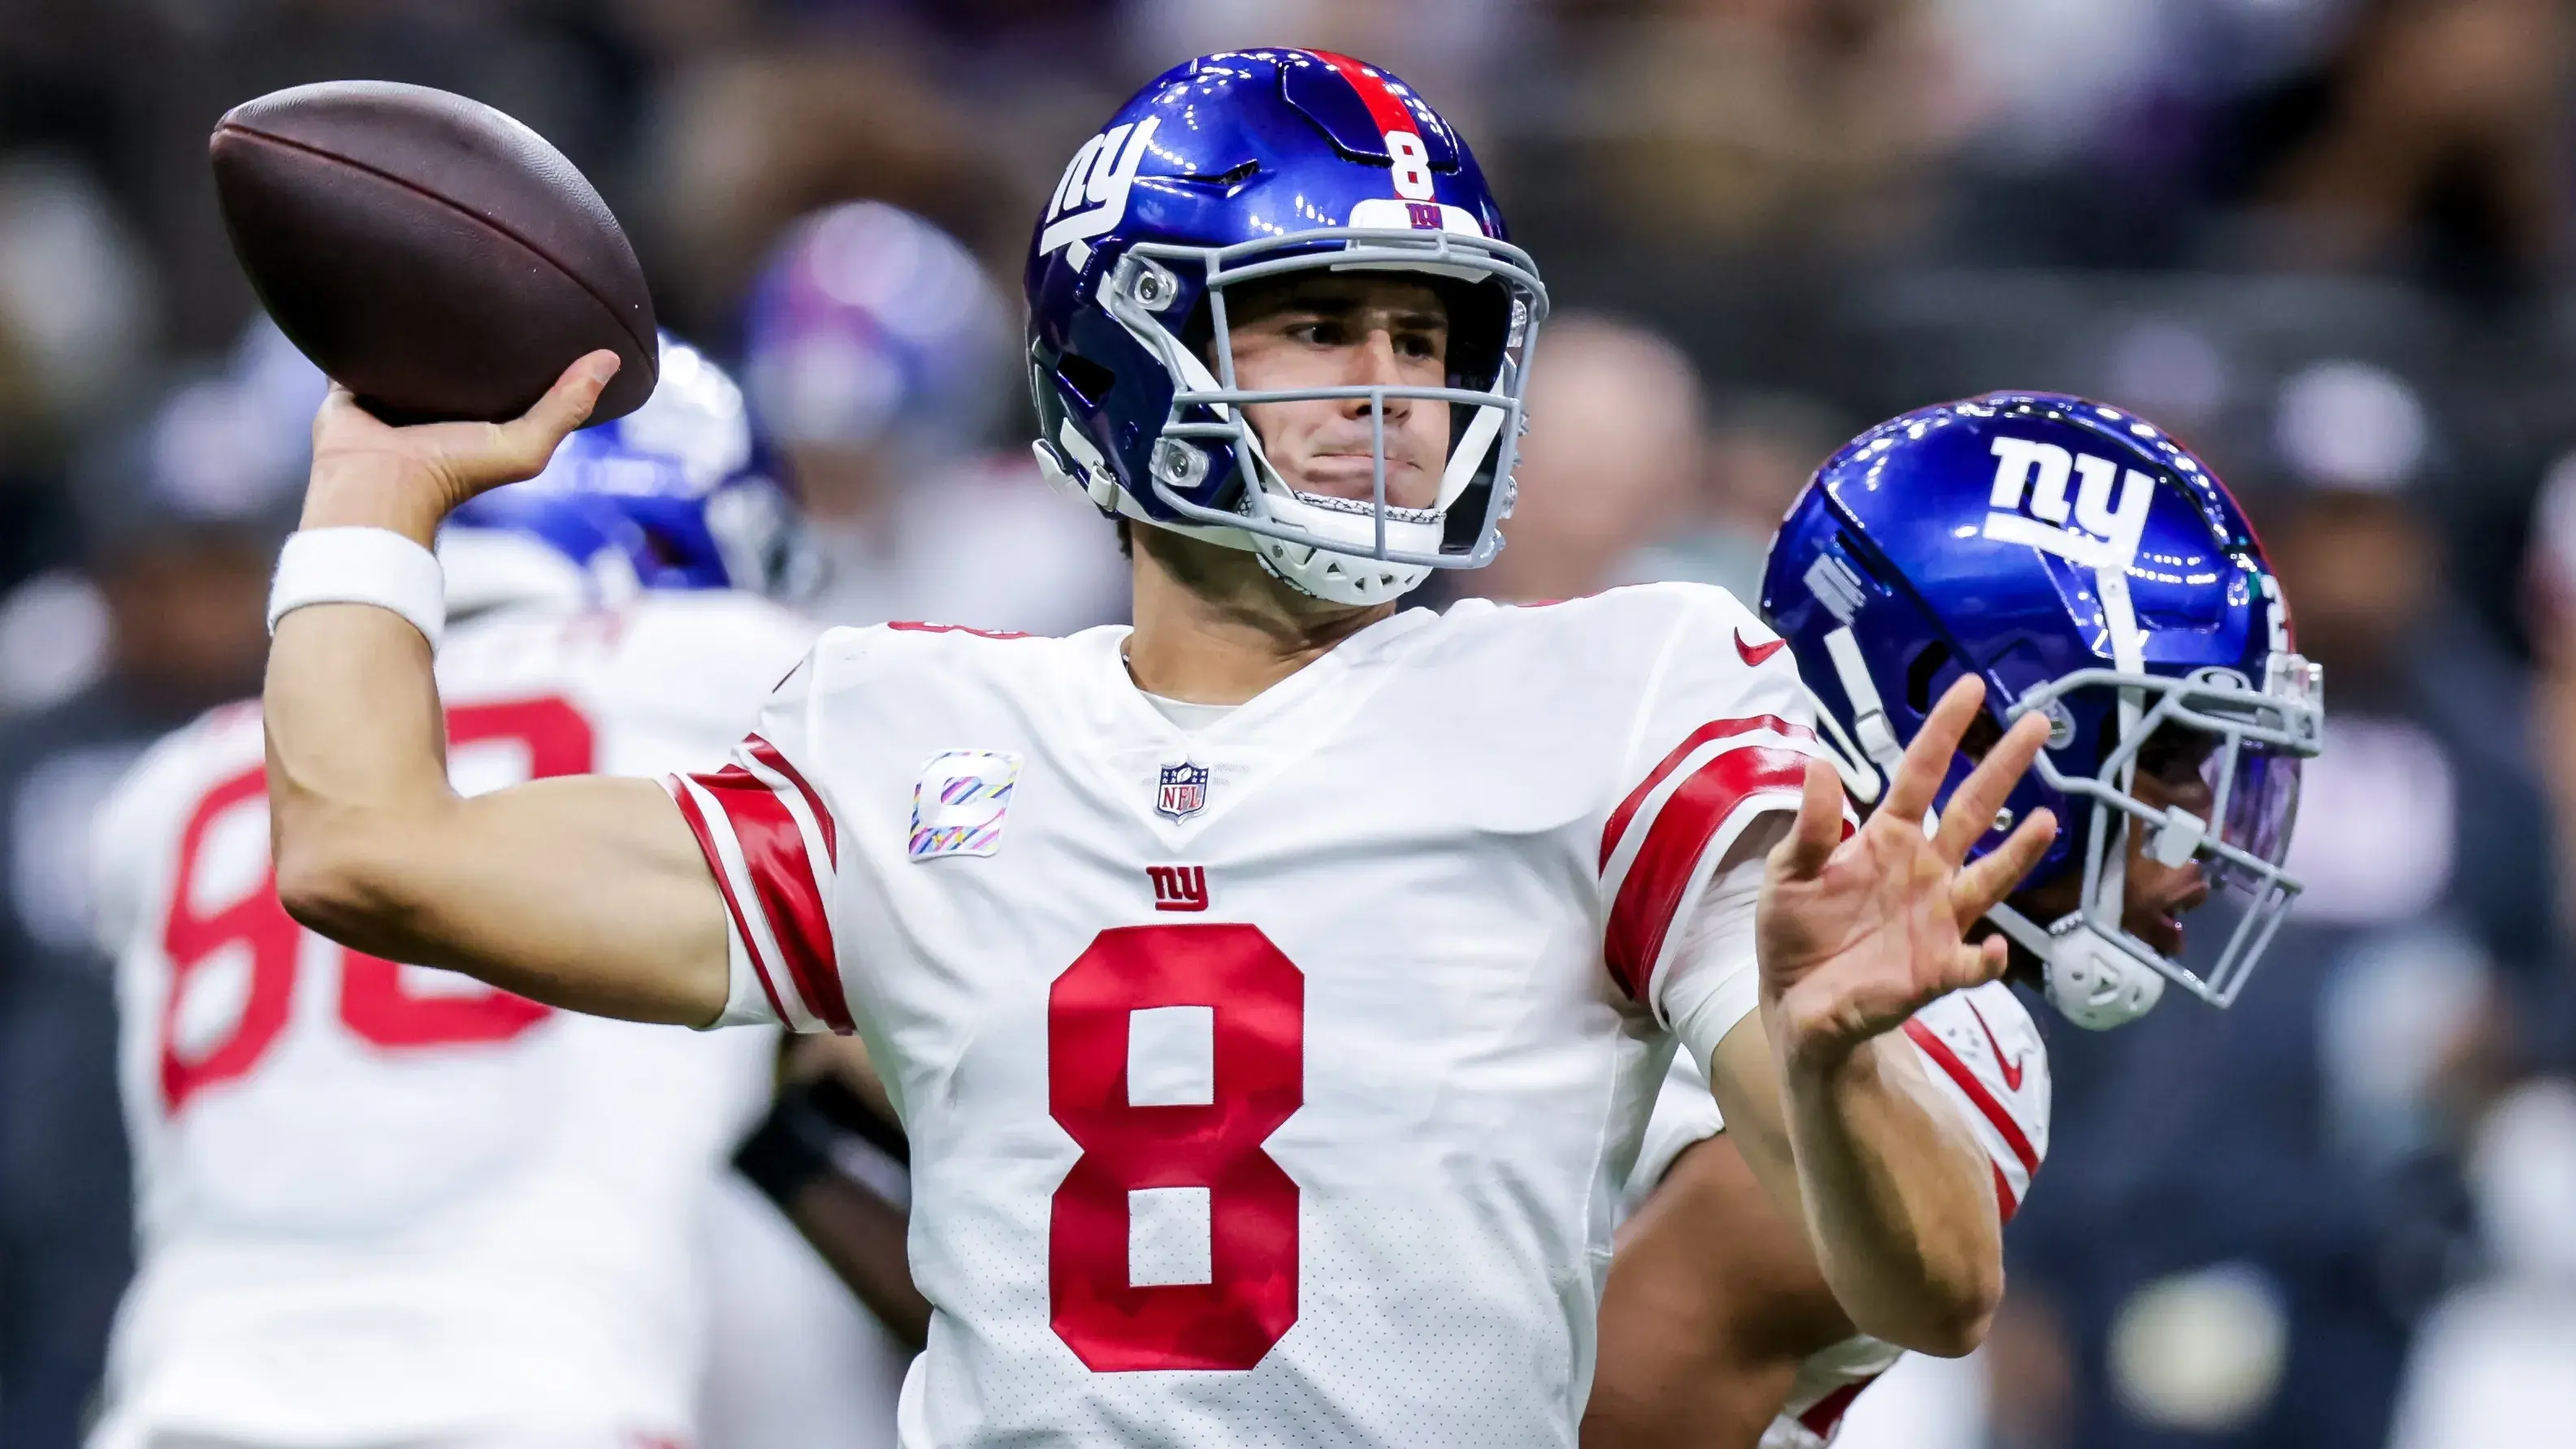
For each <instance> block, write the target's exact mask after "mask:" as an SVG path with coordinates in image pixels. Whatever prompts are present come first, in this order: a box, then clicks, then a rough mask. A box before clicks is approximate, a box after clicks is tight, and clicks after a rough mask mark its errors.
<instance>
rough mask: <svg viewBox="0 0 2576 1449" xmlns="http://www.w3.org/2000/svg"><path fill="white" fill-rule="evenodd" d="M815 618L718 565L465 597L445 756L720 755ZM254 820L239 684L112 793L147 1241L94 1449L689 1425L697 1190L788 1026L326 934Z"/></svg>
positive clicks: (660, 1431)
mask: <svg viewBox="0 0 2576 1449" xmlns="http://www.w3.org/2000/svg"><path fill="white" fill-rule="evenodd" d="M811 638H812V630H811V629H810V628H808V627H806V626H804V625H803V624H801V623H799V622H797V621H795V620H793V619H792V618H791V617H790V616H788V615H786V614H784V613H782V612H780V611H778V610H776V609H774V608H773V607H771V606H770V605H768V604H766V603H763V602H760V601H759V600H756V599H754V598H752V597H751V596H748V595H741V594H719V593H705V594H688V595H682V594H648V595H646V596H644V597H643V598H641V599H640V600H638V601H637V602H636V603H635V604H634V605H633V606H632V607H630V608H628V609H625V610H622V611H619V612H616V613H584V614H566V613H558V612H552V611H547V610H533V611H531V610H510V611H503V612H501V613H498V614H494V615H489V616H486V617H484V618H482V619H480V620H476V621H474V622H471V623H468V624H465V625H463V626H461V627H459V628H457V629H455V630H453V631H452V632H451V633H450V635H449V638H448V642H447V644H446V646H445V648H444V649H443V650H442V651H441V654H440V658H439V663H438V675H439V683H440V688H441V691H442V693H443V695H444V698H445V700H446V702H447V705H448V759H449V769H450V773H451V777H452V778H453V780H454V781H455V783H456V785H457V788H459V789H460V790H462V791H464V792H466V793H469V794H471V793H475V792H478V791H482V790H488V789H494V788H498V787H501V786H504V785H509V784H513V783H516V782H518V781H521V780H525V779H529V778H532V777H538V776H551V775H563V774H572V773H578V772H585V771H598V772H603V773H611V774H645V775H650V774H653V773H656V772H659V771H662V770H667V769H671V768H674V767H681V766H685V765H687V764H689V763H693V762H698V761H704V760H707V759H711V758H721V757H722V754H723V752H724V750H725V748H726V746H727V745H728V744H730V742H731V741H732V740H733V739H734V738H736V737H737V736H738V735H739V734H740V732H741V729H742V727H743V724H744V723H745V722H746V721H748V720H750V719H751V718H752V717H753V716H754V714H755V712H756V710H757V708H758V704H759V700H760V698H761V697H762V695H763V693H764V692H765V691H766V690H768V689H769V688H770V686H772V685H773V684H775V683H776V681H777V680H778V678H779V676H780V675H781V674H782V673H784V672H785V671H786V670H787V669H788V668H789V667H791V666H792V665H793V664H794V662H795V660H796V658H797V656H798V655H799V654H800V653H801V652H802V651H803V649H804V648H805V647H806V645H807V643H808V642H809V641H810V640H811ZM268 839H269V836H268V799H267V794H266V785H265V779H264V775H263V742H262V735H261V727H260V718H259V712H258V708H257V706H256V705H247V704H246V705H240V706H236V707H233V708H230V709H226V710H220V711H217V712H215V713H214V714H212V715H209V716H207V717H206V718H204V719H202V720H200V721H198V722H197V723H196V724H194V725H192V726H191V727H189V728H187V729H185V730H182V731H180V732H179V733H178V734H175V735H173V736H171V737H170V738H169V739H167V740H165V741H163V742H162V743H160V744H159V745H157V746H156V747H154V749H153V750H152V751H150V752H149V753H148V754H147V755H146V756H145V758H144V759H143V761H142V762H141V763H140V764H138V765H137V767H136V768H135V770H134V772H133V773H132V775H130V776H129V777H128V779H127V780H126V782H125V783H124V784H123V785H122V786H121V787H120V788H119V790H118V793H117V795H116V796H115V798H114V799H113V800H112V801H111V802H110V803H109V805H108V806H107V808H106V809H105V811H104V812H103V813H102V815H101V816H100V818H99V823H98V826H97V829H96V835H95V841H94V849H93V855H94V859H95V861H96V867H95V874H96V875H97V877H98V887H99V897H100V899H101V900H102V902H103V903H104V906H103V909H102V912H101V916H100V920H99V923H98V926H99V932H100V935H101V938H102V941H103V942H104V944H106V946H107V947H108V949H110V950H111V951H112V952H114V954H115V956H116V959H117V978H118V994H119V998H120V1010H121V1016H122V1030H121V1043H120V1056H121V1062H120V1070H121V1076H122V1082H123V1088H124V1097H125V1104H126V1113H127V1119H128V1128H129V1131H130V1133H131V1136H132V1140H133V1144H134V1159H135V1169H136V1191H137V1202H138V1221H139V1225H140V1234H139V1236H140V1248H141V1261H140V1268H139V1272H138V1274H137V1277H136V1280H135V1283H134V1285H133V1287H132V1288H131V1289H130V1290H129V1292H128V1294H127V1296H126V1301H125V1303H124V1305H123V1307H122V1309H121V1311H120V1314H119V1318H118V1323H117V1329H116V1336H115V1340H114V1342H113V1345H112V1348H111V1352H110V1368H109V1405H108V1410H109V1412H108V1418H107V1422H106V1427H105V1428H104V1429H103V1430H102V1433H101V1436H100V1437H101V1442H102V1443H107V1444H113V1443H117V1442H120V1438H121V1436H122V1438H123V1439H125V1440H129V1441H133V1442H149V1441H150V1440H151V1438H152V1436H154V1435H160V1434H174V1435H179V1436H182V1437H193V1436H204V1437H206V1438H208V1439H213V1440H221V1441H224V1442H239V1443H361V1442H365V1443H375V1442H397V1441H400V1442H410V1441H412V1440H415V1439H428V1438H431V1437H433V1436H446V1435H451V1434H458V1433H467V1432H472V1433H491V1432H496V1431H499V1432H515V1433H529V1432H541V1431H543V1432H550V1431H590V1432H595V1433H603V1434H605V1433H615V1434H620V1435H640V1436H653V1437H661V1438H669V1439H672V1440H674V1441H685V1440H687V1439H688V1438H689V1437H690V1431H691V1428H692V1404H691V1397H692V1395H693V1393H694V1390H695V1387H696V1378H697V1375H696V1370H697V1365H698V1354H699V1343H698V1333H699V1327H698V1325H699V1304H700V1298H701V1295H702V1293H703V1288H704V1285H703V1284H701V1283H700V1282H698V1281H697V1270H698V1263H699V1259H698V1257H697V1255H696V1243H695V1242H694V1241H693V1238H694V1235H695V1234H696V1231H697V1222H696V1213H697V1211H698V1209H699V1206H700V1200H699V1194H700V1193H701V1192H702V1191H703V1190H704V1189H705V1187H706V1186H707V1185H708V1184H709V1183H710V1181H711V1180H712V1178H713V1175H714V1174H715V1173H716V1172H717V1171H718V1170H720V1169H721V1167H722V1165H723V1162H724V1156H725V1153H726V1152H727V1151H728V1150H729V1148H730V1147H731V1145H732V1143H733V1141H734V1140H735V1138H736V1137H737V1136H738V1135H739V1134H740V1132H741V1131H742V1130H744V1129H745V1128H747V1126H748V1123H749V1120H750V1118H751V1117H752V1116H753V1115H755V1114H756V1112H757V1111H758V1109H759V1106H760V1104H761V1103H762V1102H763V1101H764V1100H765V1097H766V1093H767V1088H768V1067H769V1060H770V1047H771V1044H772V1043H771V1041H770V1040H765V1039H764V1037H763V1034H760V1033H745V1034H740V1035H738V1036H737V1035H734V1034H718V1035H715V1036H708V1035H703V1034H699V1033H693V1032H687V1031H682V1030H678V1029H675V1028H668V1027H650V1026H637V1025H631V1024H628V1023H622V1022H610V1021H603V1020H597V1019H593V1018H588V1017H580V1016H574V1015H570V1014H567V1013H560V1012H554V1011H549V1010H548V1009H546V1008H545V1007H542V1006H539V1005H537V1004H536V1003H533V1002H530V1001H527V1000H524V999H522V998H519V997H516V996H512V995H509V994H507V993H504V992H499V991H494V990H492V989H490V988H487V987H484V986H482V985H480V984H479V983H476V982H473V981H471V980H468V979H466V978H464V977H462V976H457V975H454V974H451V973H448V972H443V971H432V970H426V969H423V968H419V967H413V966H404V965H397V964H395V963H393V962H390V961H384V960H379V959H377V958H375V957H371V956H366V955H363V954H360V953H357V952H353V951H348V950H344V949H342V948H341V947H339V946H337V945H335V944H333V943H332V942H330V941H327V940H324V939H323V938H321V937H320V936H317V935H314V934H313V933H311V932H309V931H305V930H302V929H300V928H299V927H297V926H296V924H295V923H294V922H293V921H292V920H290V919H288V917H287V915H286V913H285V909H284V908H283V907H282V906H280V905H279V904H278V900H277V894H276V890H275V885H274V880H273V877H272V874H271V871H270V865H269V856H268Z"/></svg>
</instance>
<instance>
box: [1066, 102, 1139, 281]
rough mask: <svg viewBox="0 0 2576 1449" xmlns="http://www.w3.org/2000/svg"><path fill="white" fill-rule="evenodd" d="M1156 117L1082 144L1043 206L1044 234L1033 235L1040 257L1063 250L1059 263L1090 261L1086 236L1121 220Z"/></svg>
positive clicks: (1109, 228)
mask: <svg viewBox="0 0 2576 1449" xmlns="http://www.w3.org/2000/svg"><path fill="white" fill-rule="evenodd" d="M1162 123H1163V118H1162V117H1160V116H1147V117H1146V118H1145V119H1144V120H1142V121H1137V122H1132V123H1130V124H1127V125H1119V126H1112V127H1110V128H1109V129H1108V130H1106V131H1103V132H1101V133H1100V134H1099V135H1097V136H1094V137H1092V138H1091V139H1090V140H1088V141H1085V142H1083V143H1082V149H1081V150H1079V151H1076V152H1074V153H1073V160H1071V161H1070V162H1067V163H1066V165H1065V168H1064V175H1063V176H1062V177H1061V178H1060V179H1058V180H1057V182H1056V184H1055V196H1054V198H1053V199H1052V200H1050V201H1048V202H1047V213H1046V214H1047V224H1046V230H1045V231H1044V232H1041V233H1039V235H1038V250H1039V251H1040V252H1041V253H1044V252H1051V251H1054V250H1055V249H1056V248H1058V247H1063V248H1065V253H1064V259H1065V260H1066V261H1068V262H1071V263H1072V264H1073V265H1074V266H1075V267H1076V268H1080V267H1083V266H1086V265H1088V264H1089V263H1090V261H1091V238H1093V237H1096V236H1106V235H1108V234H1109V233H1110V232H1112V231H1114V230H1116V229H1117V227H1118V223H1120V222H1121V221H1124V220H1126V219H1127V191H1128V188H1129V187H1131V186H1134V185H1135V184H1136V172H1137V169H1138V168H1140V167H1142V166H1143V165H1144V164H1145V150H1146V147H1147V145H1148V144H1149V143H1151V142H1152V141H1153V139H1154V128H1155V127H1156V126H1159V125H1161V124H1162Z"/></svg>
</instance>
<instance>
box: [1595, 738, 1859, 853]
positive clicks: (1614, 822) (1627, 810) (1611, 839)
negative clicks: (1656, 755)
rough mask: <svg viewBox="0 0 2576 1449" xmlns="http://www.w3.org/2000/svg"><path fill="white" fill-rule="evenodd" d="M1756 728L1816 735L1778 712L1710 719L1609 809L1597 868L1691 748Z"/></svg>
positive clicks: (1802, 772) (1801, 780)
mask: <svg viewBox="0 0 2576 1449" xmlns="http://www.w3.org/2000/svg"><path fill="white" fill-rule="evenodd" d="M1756 730H1769V731H1771V732H1772V733H1774V734H1778V735H1783V736H1786V737H1787V738H1789V739H1793V740H1812V739H1814V738H1815V737H1816V732H1815V731H1814V730H1811V729H1809V728H1807V727H1806V726H1805V725H1802V724H1793V723H1791V722H1790V721H1788V720H1785V719H1782V718H1780V717H1779V716H1778V715H1771V714H1758V715H1754V716H1752V717H1750V718H1748V719H1717V720H1710V721H1709V722H1708V723H1707V724H1704V725H1701V726H1700V727H1699V728H1698V729H1695V730H1693V731H1691V733H1690V738H1688V739H1686V740H1683V741H1682V742H1681V743H1680V744H1678V745H1675V746H1673V749H1672V753H1670V754H1668V755H1666V756H1664V758H1663V759H1662V760H1661V761H1659V762H1658V763H1657V764H1656V765H1655V768H1654V769H1652V770H1649V771H1648V772H1647V773H1646V778H1645V779H1643V780H1641V781H1639V782H1638V783H1637V788H1636V789H1634V790H1631V791H1629V792H1628V798H1627V799H1625V800H1622V801H1620V802H1619V808H1618V809H1616V810H1613V811H1611V812H1610V819H1609V820H1608V821H1607V822H1606V823H1604V824H1603V825H1602V827H1601V863H1600V867H1599V868H1601V869H1605V870H1606V869H1608V868H1609V865H1610V857H1611V856H1612V855H1613V854H1615V853H1617V851H1618V849H1619V840H1620V838H1621V837H1622V836H1624V835H1626V834H1627V833H1628V822H1629V821H1631V820H1633V819H1635V818H1636V815H1637V812H1638V810H1640V809H1642V808H1643V807H1644V806H1645V803H1646V797H1647V796H1649V795H1652V794H1654V793H1655V787H1656V786H1657V785H1660V784H1662V783H1663V782H1664V777H1665V776H1667V775H1670V774H1671V773H1672V772H1673V771H1675V770H1678V769H1680V768H1681V764H1682V761H1684V760H1687V759H1689V758H1690V757H1691V752H1692V751H1694V750H1696V749H1698V748H1699V747H1700V746H1702V745H1704V744H1707V743H1708V742H1709V741H1711V740H1722V739H1727V738H1729V737H1731V736H1734V735H1744V734H1751V733H1753V732H1754V731H1756ZM1799 769H1800V774H1799V779H1798V783H1801V784H1803V783H1804V782H1805V779H1806V775H1805V767H1804V766H1800V767H1799ZM1665 808H1667V809H1669V808H1671V807H1670V806H1667V807H1665Z"/></svg>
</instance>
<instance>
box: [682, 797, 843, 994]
mask: <svg viewBox="0 0 2576 1449" xmlns="http://www.w3.org/2000/svg"><path fill="white" fill-rule="evenodd" d="M689 778H690V779H691V780H692V781H694V782H695V783H696V784H697V786H698V787H699V788H700V789H702V790H705V791H706V792H707V796H708V798H709V799H712V800H714V801H715V802H716V806H717V808H718V809H721V810H722V811H724V813H725V823H726V824H728V825H730V826H731V827H733V835H734V840H735V843H737V844H738V845H740V846H741V847H742V861H743V867H744V871H745V873H746V874H748V875H749V876H750V877H751V888H752V893H753V894H754V896H756V897H757V898H758V901H759V905H760V913H761V917H762V919H763V920H764V921H766V922H767V923H768V925H769V928H770V935H771V937H772V939H774V940H775V941H776V942H777V943H778V954H779V956H780V957H781V958H783V964H784V965H785V966H786V968H787V974H788V976H789V977H791V978H792V979H793V980H794V981H795V983H796V991H797V994H798V995H800V996H802V997H804V998H805V1003H806V1005H808V1006H810V1007H812V1008H813V1010H814V1015H815V1016H816V1017H817V1018H818V1019H820V1020H821V1021H822V1023H823V1024H824V1025H825V1026H827V1027H830V1028H831V1029H832V1030H834V1031H836V1032H844V1033H846V1032H849V1031H853V1030H855V1029H856V1027H855V1024H854V1023H853V1022H852V1021H851V1020H850V1007H849V1003H848V1002H847V1001H846V1000H844V999H843V997H842V994H841V983H840V962H839V957H838V955H837V953H835V951H834V950H833V946H832V925H831V919H830V916H829V914H828V913H827V912H826V911H825V909H824V906H823V890H822V887H821V885H820V884H819V883H818V878H817V876H816V874H815V871H814V862H813V858H812V857H811V856H810V855H808V854H807V853H806V850H805V832H804V831H802V830H800V829H798V828H797V825H796V817H795V815H794V814H792V813H791V812H790V811H789V810H788V808H787V802H786V801H784V800H782V799H780V798H779V797H778V794H777V792H776V791H775V790H773V789H771V788H770V786H769V784H768V783H767V782H766V781H763V780H762V779H761V778H760V777H759V776H757V775H754V774H753V773H752V772H751V771H749V770H746V769H744V768H743V767H742V766H740V765H727V766H725V767H724V768H723V769H721V770H718V771H716V772H715V773H713V774H708V775H692V776H690V777H689Z"/></svg>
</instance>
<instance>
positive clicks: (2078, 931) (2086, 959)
mask: <svg viewBox="0 0 2576 1449" xmlns="http://www.w3.org/2000/svg"><path fill="white" fill-rule="evenodd" d="M1986 919H1987V920H1989V921H1992V922H1994V923H1995V925H1996V926H1997V927H1998V928H1999V929H2001V930H2002V931H2003V933H2004V934H2005V935H2006V936H2007V937H2010V938H2011V939H2012V941H2013V943H2014V944H2016V945H2018V946H2020V947H2021V948H2022V949H2023V950H2025V951H2028V952H2029V953H2030V954H2032V955H2033V956H2036V957H2038V958H2039V964H2040V972H2041V975H2042V977H2043V978H2044V979H2045V981H2046V983H2047V988H2048V1000H2049V1004H2050V1005H2052V1006H2055V1007H2056V1008H2057V1010H2058V1013H2059V1014H2060V1015H2062V1016H2064V1017H2065V1018H2066V1019H2067V1020H2068V1021H2071V1022H2073V1023H2075V1024H2076V1025H2077V1026H2080V1027H2083V1028H2084V1029H2085V1030H2087V1031H2109V1030H2110V1029H2111V1028H2113V1027H2115V1026H2126V1025H2127V1024H2128V1023H2130V1022H2133V1021H2135V1020H2137V1019H2138V1018H2139V1017H2142V1016H2144V1015H2146V1014H2147V1013H2148V1012H2150V1011H2153V1010H2155V1008H2156V1003H2157V1002H2158V1001H2160V1000H2162V999H2163V998H2164V994H2165V978H2164V975H2163V973H2161V972H2159V971H2156V970H2155V969H2153V968H2152V967H2149V966H2146V965H2143V964H2141V963H2140V962H2139V961H2138V960H2137V959H2136V958H2135V957H2132V956H2131V955H2129V953H2128V952H2126V951H2123V950H2121V949H2120V947H2119V946H2118V945H2117V944H2116V943H2114V942H2113V941H2111V940H2110V939H2109V938H2108V937H2106V936H2104V935H2103V934H2102V933H2101V932H2100V931H2099V930H2097V929H2095V928H2094V927H2093V926H2092V925H2090V924H2089V923H2087V922H2086V921H2085V919H2084V913H2083V912H2082V911H2070V912H2068V913H2067V914H2066V915H2064V916H2061V917H2059V918H2058V919H2057V920H2056V921H2055V922H2053V923H2051V924H2050V925H2049V927H2048V928H2047V929H2046V930H2042V929H2041V928H2040V927H2039V925H2038V924H2037V923H2036V922H2034V921H2032V920H2031V918H2030V917H2028V916H2025V915H2023V914H2022V913H2021V912H2019V911H2017V910H2015V909H2013V908H2012V907H2011V906H2006V905H1998V906H1996V907H1994V908H1993V909H1992V910H1989V911H1987V912H1986Z"/></svg>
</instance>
